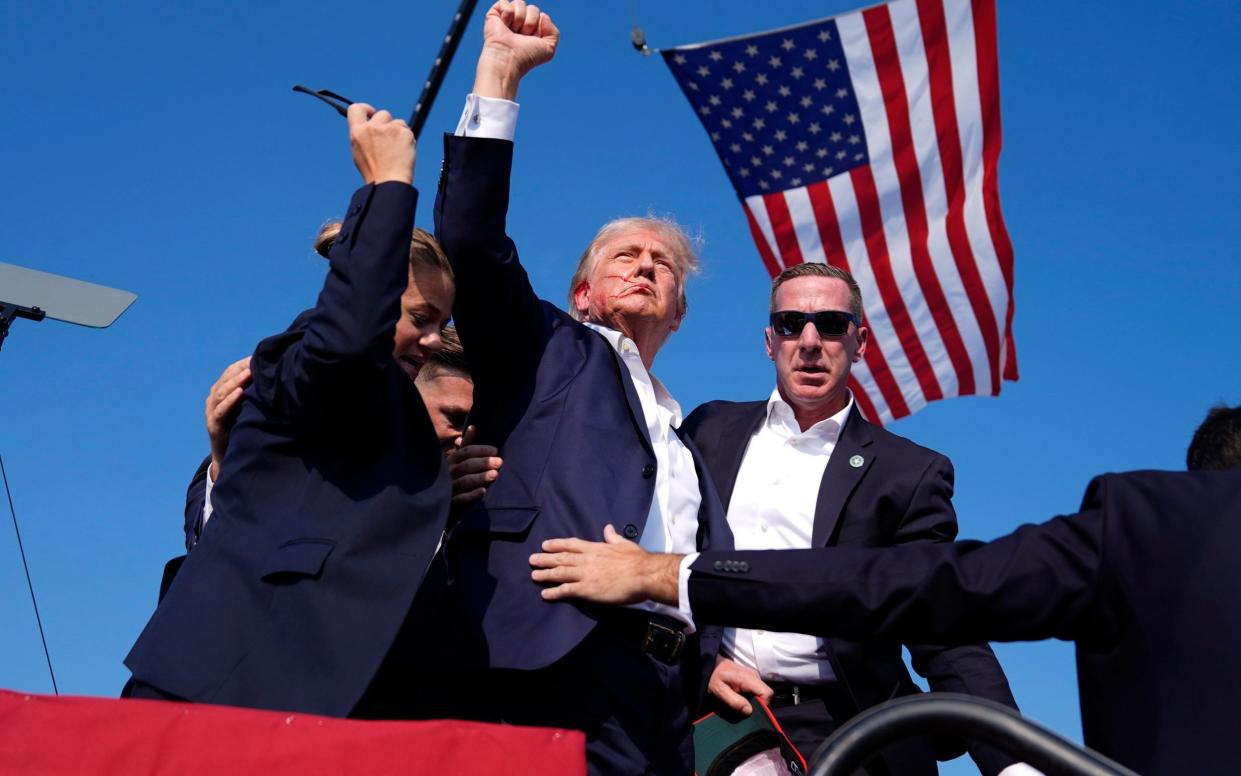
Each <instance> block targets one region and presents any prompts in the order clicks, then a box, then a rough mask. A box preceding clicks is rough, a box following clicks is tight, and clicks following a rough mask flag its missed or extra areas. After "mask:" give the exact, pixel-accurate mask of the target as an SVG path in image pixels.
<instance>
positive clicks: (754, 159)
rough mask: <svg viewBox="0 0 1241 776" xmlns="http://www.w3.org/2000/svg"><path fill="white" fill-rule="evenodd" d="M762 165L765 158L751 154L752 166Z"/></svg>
mask: <svg viewBox="0 0 1241 776" xmlns="http://www.w3.org/2000/svg"><path fill="white" fill-rule="evenodd" d="M762 165H763V159H762V157H760V156H751V157H750V166H751V167H761V166H762Z"/></svg>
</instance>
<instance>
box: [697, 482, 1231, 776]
mask: <svg viewBox="0 0 1241 776" xmlns="http://www.w3.org/2000/svg"><path fill="white" fill-rule="evenodd" d="M1238 548H1241V470H1235V469H1234V470H1231V471H1224V472H1152V471H1145V472H1130V473H1127V474H1109V475H1104V476H1101V477H1098V478H1097V479H1095V480H1094V481H1093V482H1092V483H1091V484H1090V486H1089V488H1088V489H1087V490H1086V495H1085V498H1084V499H1083V501H1082V506H1081V511H1080V512H1079V513H1078V514H1075V515H1069V516H1067V517H1057V518H1055V519H1053V520H1050V521H1048V522H1046V523H1043V524H1041V525H1026V526H1022V527H1021V528H1018V529H1017V530H1016V531H1015V532H1014V533H1012V534H1009V535H1008V536H1004V537H1001V538H999V539H996V540H995V541H992V542H989V543H985V544H984V543H981V542H969V541H962V542H956V543H955V544H944V545H916V546H914V545H911V546H907V547H899V548H895V549H891V550H883V551H866V550H845V549H841V550H829V551H827V552H823V551H814V550H793V551H790V552H789V553H781V554H779V555H776V554H774V553H755V552H733V553H705V554H704V555H702V556H701V557H700V558H699V559H698V561H697V562H696V563H695V565H694V567H693V573H692V574H691V575H690V581H689V596H690V601H691V603H692V605H693V609H694V613H695V616H696V617H697V618H698V619H701V620H706V621H711V622H735V623H736V624H738V625H742V626H748V627H758V628H772V629H781V630H789V629H796V628H801V629H803V630H808V631H810V632H813V633H833V634H839V635H841V636H845V637H850V636H854V637H855V636H858V635H861V634H864V633H877V634H881V635H883V636H887V637H889V638H896V639H938V640H944V641H951V640H962V641H975V640H982V639H990V640H995V641H1025V640H1034V639H1048V638H1058V639H1065V640H1073V641H1075V642H1077V681H1078V692H1079V694H1080V696H1081V708H1082V732H1083V733H1084V737H1085V741H1086V745H1087V746H1089V747H1091V748H1093V749H1095V750H1097V751H1099V752H1102V753H1103V754H1105V755H1107V756H1108V757H1111V758H1113V759H1115V760H1117V761H1118V762H1120V763H1122V764H1123V765H1125V766H1127V767H1129V768H1131V769H1133V770H1135V771H1137V772H1138V773H1143V774H1183V773H1194V774H1209V773H1235V772H1236V769H1237V763H1236V737H1237V732H1238V731H1241V705H1238V703H1237V692H1238V690H1239V689H1241V668H1239V665H1241V664H1239V663H1238V656H1241V585H1238V584H1237V567H1238V562H1239V560H1241V549H1238ZM728 560H732V561H736V562H738V563H744V564H745V565H744V569H745V570H741V569H742V568H743V567H741V566H738V565H737V563H733V564H724V563H723V562H724V561H728ZM717 562H720V563H721V566H720V569H721V570H716V566H715V564H716V563H717ZM725 568H733V569H735V570H733V571H726V570H723V569H725Z"/></svg>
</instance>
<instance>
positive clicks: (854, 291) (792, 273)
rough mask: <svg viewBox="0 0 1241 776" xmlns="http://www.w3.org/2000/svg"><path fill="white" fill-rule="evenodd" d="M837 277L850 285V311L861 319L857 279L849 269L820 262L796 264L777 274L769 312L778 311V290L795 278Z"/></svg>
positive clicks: (859, 290) (860, 298) (860, 297)
mask: <svg viewBox="0 0 1241 776" xmlns="http://www.w3.org/2000/svg"><path fill="white" fill-rule="evenodd" d="M806 277H815V278H835V279H836V280H840V281H843V282H844V284H845V285H846V286H848V287H849V312H851V313H853V314H854V315H856V316H857V317H858V318H859V319H861V317H862V289H860V288H858V284H857V281H856V280H854V279H853V275H850V274H849V270H847V269H841V268H840V267H833V266H832V265H831V264H820V263H818V262H806V263H805V264H794V265H793V266H791V267H789V268H788V269H786V270H784V271H783V272H781V273H780V274H779V275H776V279H775V280H773V281H771V303H770V304H769V306H768V310H767V311H768V312H772V313H774V312H775V311H776V292H777V291H779V290H780V286H782V285H784V284H785V283H787V282H789V281H790V280H792V279H793V278H806Z"/></svg>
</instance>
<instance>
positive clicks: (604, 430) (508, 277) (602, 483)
mask: <svg viewBox="0 0 1241 776" xmlns="http://www.w3.org/2000/svg"><path fill="white" fill-rule="evenodd" d="M512 156H513V144H512V143H511V142H509V141H503V140H486V139H476V138H464V137H452V136H449V137H447V138H446V139H445V154H444V172H443V175H442V177H441V181H440V194H439V197H438V199H437V202H436V227H437V232H438V236H439V238H440V241H441V244H442V245H443V247H444V250H445V251H446V252H447V254H448V256H449V257H450V258H451V259H452V261H453V266H454V269H455V272H456V278H457V300H456V306H455V308H454V310H453V317H454V321H455V323H456V325H457V331H458V333H459V334H460V335H461V342H462V345H463V346H464V347H465V352H466V357H467V358H469V359H470V373H471V374H472V375H473V376H474V407H473V409H472V410H471V413H470V422H471V423H472V424H474V425H476V426H477V427H478V438H479V439H480V440H483V441H485V442H487V443H489V444H494V445H497V446H498V447H499V448H500V455H501V456H502V457H503V458H504V469H503V471H502V472H501V474H500V477H499V478H498V479H497V480H496V481H495V483H494V484H492V486H491V487H490V488H489V489H488V490H487V494H486V496H485V497H484V498H483V499H482V501H481V502H479V503H478V504H476V505H475V506H474V507H473V508H470V509H467V510H465V511H464V512H463V514H462V515H461V517H460V521H459V522H458V523H457V524H456V527H455V529H454V530H453V533H452V538H451V542H450V544H449V547H448V555H449V558H450V565H451V568H452V574H453V576H454V585H455V586H456V588H457V589H458V590H459V592H460V600H459V602H458V605H459V606H460V607H461V610H462V615H463V619H464V626H463V627H464V628H465V629H466V630H467V631H468V645H460V646H461V647H462V648H461V650H459V652H458V656H465V657H466V659H467V660H468V659H473V660H477V661H482V662H483V664H485V665H489V666H491V667H493V668H514V669H523V670H533V669H539V668H543V667H545V666H548V665H550V664H552V663H553V662H555V661H556V660H558V659H560V658H561V657H563V656H564V655H565V654H567V653H568V652H569V651H570V650H571V649H572V648H573V647H575V646H576V645H577V644H579V643H580V642H581V641H582V640H583V639H584V638H585V637H586V635H587V634H588V633H590V632H591V631H592V630H593V629H594V627H595V625H596V623H597V622H598V619H599V618H600V617H601V616H607V611H606V609H595V608H591V607H589V606H586V605H580V604H566V603H554V604H552V603H548V602H546V601H544V600H542V598H541V597H540V596H539V586H538V585H536V584H534V583H533V582H531V580H530V564H529V561H528V558H529V556H530V554H531V553H534V552H539V551H540V544H541V543H542V542H543V540H545V539H550V538H554V537H562V536H579V537H583V538H588V539H595V540H597V539H598V538H600V537H601V536H602V533H603V526H604V525H605V524H606V523H612V524H613V525H614V526H615V527H616V530H617V531H619V532H622V533H623V534H624V535H626V536H628V537H630V538H632V539H637V538H638V537H639V536H640V535H641V533H642V530H643V528H644V527H645V525H646V517H647V512H648V510H649V509H650V505H651V499H652V498H653V495H654V490H655V473H656V472H655V454H654V451H653V448H652V447H651V442H650V439H649V435H648V433H647V429H646V423H645V421H644V420H643V414H642V406H641V404H640V403H639V400H638V395H637V393H636V391H635V389H634V386H633V381H632V379H631V378H630V376H629V372H628V370H627V369H626V367H625V366H624V364H623V363H622V362H621V361H620V359H619V357H618V355H617V354H616V352H615V350H614V349H613V348H612V346H611V345H610V344H609V343H608V342H607V340H605V339H604V338H603V337H601V336H600V335H599V334H598V333H597V332H594V331H591V330H590V329H588V328H586V327H585V326H583V325H582V324H580V323H578V322H577V321H575V320H573V319H572V318H571V317H570V316H569V315H568V314H567V313H565V312H564V311H562V310H560V309H558V308H556V307H555V306H554V305H552V304H550V303H548V302H544V301H541V300H539V299H538V298H537V297H536V296H535V293H534V290H533V289H532V288H531V286H530V281H529V279H528V278H527V276H526V272H525V270H524V269H523V268H522V266H521V264H520V263H519V262H518V258H517V250H516V247H515V246H514V245H513V242H512V241H511V240H510V239H509V238H508V237H507V236H506V234H505V216H506V213H507V210H508V188H509V171H510V168H511V165H512ZM680 437H681V439H682V441H684V442H685V444H686V447H688V448H689V449H690V451H691V453H692V454H693V455H694V461H695V464H696V468H697V471H698V481H699V485H700V488H701V491H702V508H701V510H700V512H699V521H698V523H699V528H698V543H699V546H700V547H708V546H712V547H725V548H726V547H731V546H732V535H731V533H730V532H729V530H728V524H727V521H726V520H725V517H724V511H723V509H722V508H721V507H720V504H719V499H718V497H717V496H716V494H715V490H714V488H713V487H712V486H711V482H710V478H709V477H708V476H707V472H706V471H705V469H704V468H703V467H702V465H701V462H702V459H701V457H700V456H699V455H698V453H697V451H696V449H695V448H694V445H693V443H692V442H690V441H689V440H688V438H687V437H686V436H685V435H684V434H683V433H681V434H680ZM721 634H722V630H721V629H704V630H703V631H702V632H701V634H700V635H701V638H700V639H699V648H700V656H701V657H703V658H709V660H706V659H704V661H703V665H701V666H699V668H700V669H702V670H703V671H709V669H710V667H711V666H712V665H713V661H714V655H715V653H716V651H717V650H718V645H719V637H720V635H721ZM600 670H606V669H604V668H602V667H601V669H600ZM691 673H692V672H687V673H686V679H687V680H689V679H692V676H691ZM687 684H689V685H691V687H690V688H689V689H690V692H691V693H693V696H692V697H695V696H696V695H697V694H698V692H699V691H700V690H701V689H702V687H692V684H693V682H687ZM691 705H692V704H691Z"/></svg>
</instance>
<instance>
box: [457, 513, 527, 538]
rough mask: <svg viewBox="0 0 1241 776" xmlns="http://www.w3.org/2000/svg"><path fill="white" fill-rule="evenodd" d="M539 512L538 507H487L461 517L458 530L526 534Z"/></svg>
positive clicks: (473, 532) (461, 531) (471, 532)
mask: <svg viewBox="0 0 1241 776" xmlns="http://www.w3.org/2000/svg"><path fill="white" fill-rule="evenodd" d="M538 514H539V508H538V507H487V508H485V509H477V510H475V511H473V512H470V513H469V514H467V515H465V516H463V517H462V518H461V522H460V523H458V524H457V529H456V530H457V531H459V532H460V533H463V534H498V535H506V536H516V535H520V534H524V533H525V532H526V531H527V530H529V528H530V524H531V523H533V522H534V518H535V517H537V516H538Z"/></svg>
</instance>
